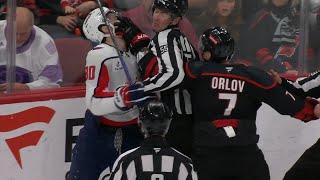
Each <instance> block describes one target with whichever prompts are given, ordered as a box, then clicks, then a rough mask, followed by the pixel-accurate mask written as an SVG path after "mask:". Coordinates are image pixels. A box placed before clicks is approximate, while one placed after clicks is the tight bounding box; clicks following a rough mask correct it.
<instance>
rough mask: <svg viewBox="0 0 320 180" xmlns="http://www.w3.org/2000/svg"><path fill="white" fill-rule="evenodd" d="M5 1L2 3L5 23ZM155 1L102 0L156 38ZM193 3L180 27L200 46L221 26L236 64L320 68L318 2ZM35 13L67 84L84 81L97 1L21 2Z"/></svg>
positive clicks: (289, 71) (294, 70) (291, 71)
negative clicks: (85, 30) (90, 17)
mask: <svg viewBox="0 0 320 180" xmlns="http://www.w3.org/2000/svg"><path fill="white" fill-rule="evenodd" d="M6 2H7V0H0V20H5V18H6V14H7V7H6ZM152 2H153V1H152V0H103V3H104V5H105V6H106V7H109V8H114V9H116V10H117V11H118V12H121V13H122V14H124V15H125V16H127V17H129V18H130V19H131V20H132V21H133V22H134V23H135V24H136V25H137V26H138V27H139V28H140V29H141V30H142V31H143V32H145V33H146V34H148V35H149V36H151V37H152V36H153V35H154V32H153V31H152V28H151V13H152ZM302 2H303V3H306V1H300V0H254V1H253V0H189V10H188V12H187V14H186V16H185V17H184V18H183V20H182V21H181V22H180V24H179V26H180V27H181V28H180V29H181V30H182V32H183V33H184V34H185V35H186V36H187V38H188V39H189V40H190V41H191V43H192V44H193V46H194V47H195V48H196V49H197V48H198V39H199V35H200V34H201V33H202V32H203V31H204V30H205V29H207V28H209V27H211V26H223V27H225V28H226V29H227V30H228V31H229V32H231V33H232V35H233V37H234V38H235V40H236V52H235V54H234V57H233V60H234V61H238V62H239V63H245V64H248V65H254V66H258V67H261V68H263V69H265V70H269V69H275V70H277V71H278V72H280V73H283V74H286V75H294V76H297V75H299V76H300V75H306V74H308V73H309V72H313V71H316V70H318V69H319V66H320V61H319V60H320V37H319V36H320V33H318V31H319V30H320V16H319V13H320V9H319V7H320V1H319V0H311V1H308V2H307V3H306V4H303V3H302ZM17 6H22V7H26V8H28V9H30V10H31V12H32V13H33V15H34V24H35V25H36V26H38V27H40V28H41V29H42V30H44V31H46V32H47V33H48V34H49V35H50V36H51V37H52V39H53V40H54V42H55V45H56V47H57V51H58V54H59V61H60V64H61V68H62V71H63V81H62V82H63V83H62V84H63V85H66V86H69V85H74V84H77V83H83V82H84V78H83V76H84V73H83V71H84V64H85V62H84V61H85V56H86V53H87V52H88V51H89V50H90V49H91V48H92V46H93V44H92V43H91V42H89V41H88V40H85V38H84V36H83V34H82V30H81V26H82V23H83V20H84V19H85V17H86V16H87V14H88V13H89V12H90V11H91V10H93V9H95V8H97V7H98V5H97V3H96V2H95V1H94V0H17Z"/></svg>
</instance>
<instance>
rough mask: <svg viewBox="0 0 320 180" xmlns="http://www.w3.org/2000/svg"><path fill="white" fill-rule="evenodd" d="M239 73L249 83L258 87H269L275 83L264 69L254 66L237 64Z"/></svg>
mask: <svg viewBox="0 0 320 180" xmlns="http://www.w3.org/2000/svg"><path fill="white" fill-rule="evenodd" d="M239 74H240V75H241V76H242V77H244V78H245V79H246V80H247V81H248V82H249V83H252V84H253V85H256V86H259V87H271V86H273V85H274V84H275V83H276V82H275V81H274V80H273V78H272V77H271V76H270V75H269V74H268V73H267V72H266V71H264V70H262V69H260V68H257V67H254V66H245V65H241V66H239Z"/></svg>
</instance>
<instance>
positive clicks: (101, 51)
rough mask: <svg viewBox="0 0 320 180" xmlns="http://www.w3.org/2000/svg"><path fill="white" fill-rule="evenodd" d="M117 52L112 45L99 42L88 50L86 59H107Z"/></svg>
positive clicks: (115, 55) (114, 55)
mask: <svg viewBox="0 0 320 180" xmlns="http://www.w3.org/2000/svg"><path fill="white" fill-rule="evenodd" d="M117 56H118V55H117V52H116V50H115V48H114V47H112V46H109V45H107V44H99V45H97V46H95V47H94V48H93V49H91V50H90V51H89V52H88V55H87V61H88V60H99V61H101V60H108V59H112V58H115V57H117Z"/></svg>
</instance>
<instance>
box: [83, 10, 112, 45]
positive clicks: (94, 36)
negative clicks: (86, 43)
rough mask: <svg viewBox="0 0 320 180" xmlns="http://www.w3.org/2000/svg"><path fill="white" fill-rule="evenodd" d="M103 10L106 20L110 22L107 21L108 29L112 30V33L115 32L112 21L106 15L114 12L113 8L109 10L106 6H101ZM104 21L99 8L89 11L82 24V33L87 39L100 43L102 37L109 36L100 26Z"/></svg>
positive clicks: (103, 24)
mask: <svg viewBox="0 0 320 180" xmlns="http://www.w3.org/2000/svg"><path fill="white" fill-rule="evenodd" d="M103 11H104V13H105V15H106V17H107V21H108V22H110V23H108V25H109V27H110V29H111V30H112V33H113V34H115V33H114V32H115V28H114V26H113V24H112V23H111V22H112V21H111V20H110V19H108V15H109V14H110V13H116V12H115V11H113V10H110V9H108V8H106V7H103ZM105 25H106V23H105V22H104V20H103V17H102V15H101V11H100V9H99V8H96V9H94V10H93V11H91V12H90V13H89V14H88V16H87V17H86V19H85V20H84V23H83V25H82V30H83V33H84V35H85V36H86V38H87V39H89V40H91V41H93V42H96V43H101V42H102V40H103V38H105V37H110V34H109V33H104V32H103V31H102V30H101V28H102V27H103V26H105Z"/></svg>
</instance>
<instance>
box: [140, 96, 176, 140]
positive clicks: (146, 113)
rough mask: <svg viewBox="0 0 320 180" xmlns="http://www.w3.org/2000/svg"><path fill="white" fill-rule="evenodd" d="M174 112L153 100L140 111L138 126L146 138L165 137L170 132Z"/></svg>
mask: <svg viewBox="0 0 320 180" xmlns="http://www.w3.org/2000/svg"><path fill="white" fill-rule="evenodd" d="M171 119H172V111H171V110H170V109H169V107H168V106H167V105H166V104H164V103H162V102H160V101H158V100H152V101H150V102H148V103H147V104H146V105H145V106H143V107H142V108H141V109H140V114H139V120H138V124H139V125H140V128H141V131H142V133H143V134H144V136H145V137H150V136H165V135H166V134H167V132H168V130H169V126H170V123H171Z"/></svg>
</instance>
